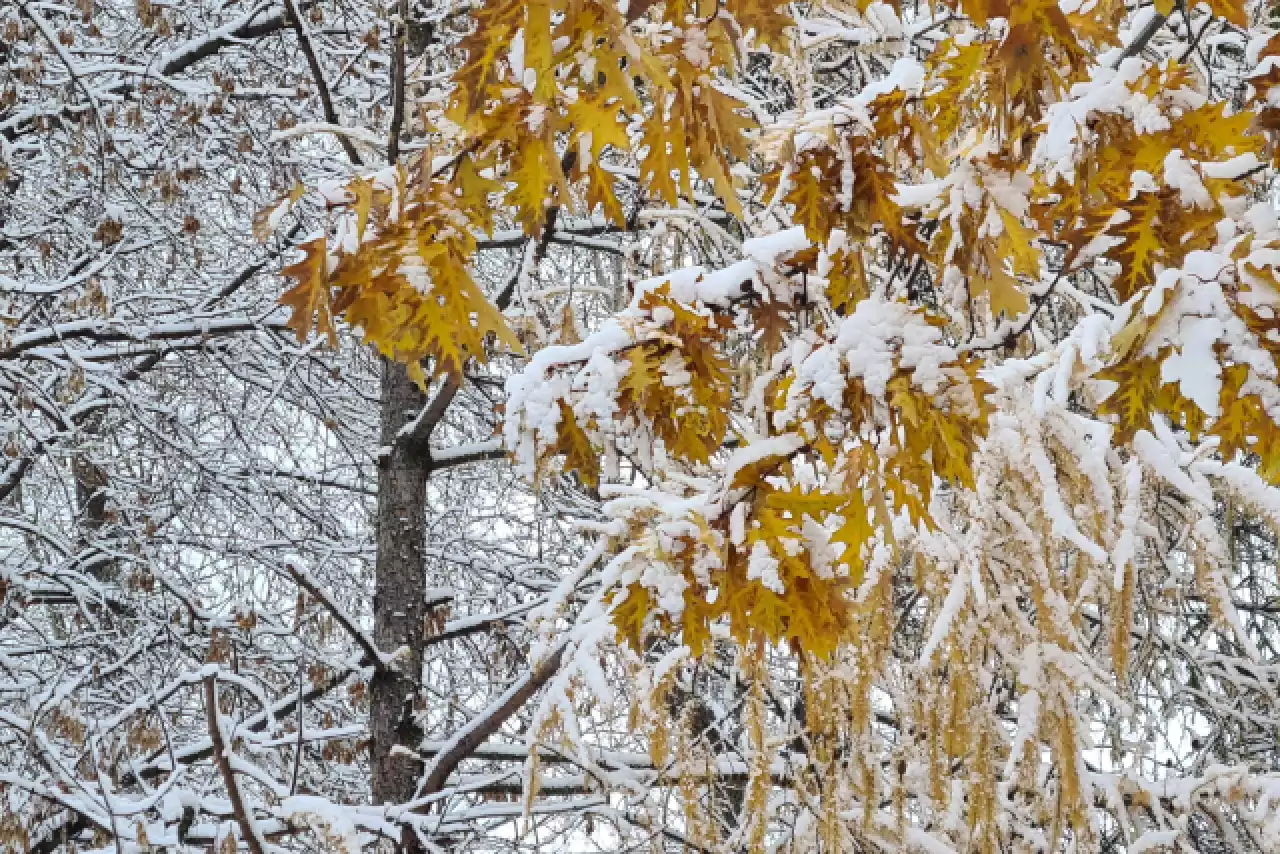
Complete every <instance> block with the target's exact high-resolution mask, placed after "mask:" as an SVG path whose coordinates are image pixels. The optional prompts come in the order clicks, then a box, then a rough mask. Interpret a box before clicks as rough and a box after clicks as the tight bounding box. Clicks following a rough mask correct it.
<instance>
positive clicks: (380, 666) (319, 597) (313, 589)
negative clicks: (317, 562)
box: [285, 560, 387, 670]
mask: <svg viewBox="0 0 1280 854" xmlns="http://www.w3.org/2000/svg"><path fill="white" fill-rule="evenodd" d="M285 569H286V570H288V572H289V575H290V577H292V578H293V580H294V582H295V583H296V584H297V585H298V586H299V587H301V588H302V589H303V590H305V591H307V593H308V595H310V596H311V598H312V599H314V600H316V601H317V602H319V603H320V604H321V605H323V606H324V607H325V610H327V611H328V612H329V614H330V615H332V617H333V619H334V621H335V622H337V624H338V625H339V626H341V627H342V629H343V631H345V632H346V633H347V634H349V635H350V636H351V639H352V640H354V641H355V642H356V645H357V646H359V647H360V649H361V650H363V651H364V656H365V658H366V659H367V660H368V661H370V662H372V664H373V667H374V669H375V670H385V669H386V668H387V656H385V655H383V654H382V652H381V651H380V650H379V649H378V647H377V644H375V643H374V642H373V639H372V638H370V637H369V636H368V635H367V634H365V633H364V632H363V631H361V629H360V627H359V626H357V625H356V624H355V623H353V622H352V621H351V617H350V615H348V614H347V612H346V611H344V610H343V609H342V607H341V606H340V605H338V603H337V602H335V601H334V599H333V597H332V596H330V595H329V592H328V591H327V590H325V589H324V588H323V587H321V586H320V583H319V582H318V581H316V579H315V578H314V577H313V576H312V575H311V573H310V572H308V571H307V568H306V567H304V566H303V565H302V564H300V563H298V562H296V561H293V560H286V561H285Z"/></svg>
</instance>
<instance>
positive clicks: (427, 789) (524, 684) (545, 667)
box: [419, 643, 565, 797]
mask: <svg viewBox="0 0 1280 854" xmlns="http://www.w3.org/2000/svg"><path fill="white" fill-rule="evenodd" d="M564 649H565V644H564V643H561V644H560V645H559V646H557V647H556V648H555V650H554V651H553V652H552V653H551V654H550V655H548V656H547V657H546V658H544V659H543V660H542V662H541V663H540V664H539V665H538V666H537V667H535V668H533V669H532V670H530V671H529V672H528V673H526V674H525V675H524V676H523V677H521V678H520V679H518V680H516V682H515V683H514V684H512V685H511V687H510V688H508V689H507V690H506V692H505V693H503V695H502V696H501V697H499V698H498V700H497V702H495V703H494V704H493V705H492V706H490V707H489V709H488V710H487V711H485V712H483V713H481V714H480V715H478V716H476V717H475V718H472V719H471V721H470V722H468V723H467V725H466V726H464V727H463V728H462V729H461V730H459V731H458V733H457V734H456V735H454V737H453V738H452V739H450V740H449V742H448V743H447V744H445V745H444V746H443V747H441V749H440V752H439V753H437V754H436V759H435V762H434V763H432V765H431V768H430V769H429V770H428V771H427V774H426V777H425V778H424V779H423V782H422V786H421V787H420V789H419V792H420V796H421V797H427V796H430V795H434V794H436V793H438V792H439V791H440V790H441V789H443V788H444V787H445V784H446V783H447V782H448V780H449V776H450V775H451V774H452V773H453V772H454V771H455V770H457V767H458V766H459V765H460V764H461V763H462V761H463V760H465V759H467V758H468V757H469V756H471V754H472V753H473V752H474V751H475V750H476V748H477V747H479V746H480V745H481V744H484V742H485V741H486V740H487V739H488V738H489V736H491V735H493V734H494V733H495V732H497V731H498V729H499V728H501V726H502V725H503V724H504V723H506V722H507V719H508V718H510V717H511V716H512V715H514V714H515V713H516V712H517V711H519V710H520V709H521V708H522V707H523V706H524V704H525V703H526V702H528V700H529V698H530V697H532V696H533V695H534V694H535V693H537V691H538V689H540V688H541V687H542V686H543V685H545V684H546V683H547V681H548V680H549V679H550V678H551V677H552V676H554V675H555V674H556V671H558V670H559V669H560V663H561V662H562V661H563V659H564Z"/></svg>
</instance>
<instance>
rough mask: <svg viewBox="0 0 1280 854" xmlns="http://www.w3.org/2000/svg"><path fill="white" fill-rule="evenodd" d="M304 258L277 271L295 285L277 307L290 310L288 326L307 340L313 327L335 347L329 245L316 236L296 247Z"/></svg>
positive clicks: (300, 339) (301, 338) (282, 297)
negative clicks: (330, 289) (280, 306)
mask: <svg viewBox="0 0 1280 854" xmlns="http://www.w3.org/2000/svg"><path fill="white" fill-rule="evenodd" d="M298 248H299V249H301V250H302V253H303V256H302V259H301V260H300V261H298V262H297V263H296V264H290V265H289V266H288V267H285V268H284V269H283V270H281V271H280V274H281V275H282V276H284V277H286V278H289V279H293V280H294V282H295V283H296V284H295V285H294V286H293V287H291V288H289V290H287V291H285V292H284V294H283V295H282V296H281V297H280V304H281V305H284V306H287V307H288V308H290V309H291V310H292V312H293V313H292V314H291V315H290V317H289V322H288V324H287V325H288V327H289V328H290V329H292V330H293V331H294V332H295V333H296V334H297V336H298V340H299V341H306V340H307V336H308V335H310V334H311V329H312V324H314V325H315V329H316V331H317V332H321V333H323V334H325V335H327V336H328V337H329V344H330V346H337V343H338V337H337V330H336V328H335V326H334V323H333V307H332V305H331V304H330V291H329V269H328V265H329V259H328V252H329V250H328V242H327V241H326V240H325V239H324V238H323V237H317V238H316V239H315V240H311V241H309V242H307V243H304V244H302V245H301V246H299V247H298Z"/></svg>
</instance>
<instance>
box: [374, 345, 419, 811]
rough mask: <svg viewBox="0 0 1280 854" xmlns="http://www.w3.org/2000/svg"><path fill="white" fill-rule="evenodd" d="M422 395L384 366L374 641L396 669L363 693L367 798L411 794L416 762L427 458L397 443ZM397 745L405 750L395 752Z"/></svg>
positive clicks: (393, 799)
mask: <svg viewBox="0 0 1280 854" xmlns="http://www.w3.org/2000/svg"><path fill="white" fill-rule="evenodd" d="M424 403H425V397H424V395H423V394H422V392H421V391H420V390H419V389H418V387H417V386H415V385H414V384H413V381H412V380H410V379H409V377H408V375H407V374H406V373H405V369H404V366H403V365H400V364H396V363H393V362H389V361H386V360H384V361H383V363H382V440H381V451H380V453H381V455H382V456H381V457H380V458H379V468H378V516H377V521H376V526H377V563H376V576H377V577H376V581H375V590H374V594H373V634H374V641H375V642H376V643H377V645H378V648H379V649H380V650H381V651H382V652H383V653H384V654H390V653H396V652H397V650H398V651H399V652H398V653H397V655H396V660H395V663H394V665H393V666H392V667H391V668H389V669H387V670H384V671H381V672H379V673H377V674H376V675H375V676H374V678H373V682H372V684H371V685H370V691H369V704H370V705H369V727H370V735H371V736H372V739H373V743H372V747H371V751H370V770H371V772H372V776H373V780H372V788H373V801H374V803H375V804H386V803H403V802H405V801H407V800H409V799H410V798H412V797H413V789H414V784H415V783H416V781H417V777H418V774H419V772H420V770H421V769H420V764H419V763H418V761H417V760H416V759H414V758H413V754H412V752H411V751H414V750H416V748H417V746H418V742H419V741H421V739H422V732H421V729H420V728H419V727H418V726H417V725H416V724H415V723H414V720H413V714H414V707H415V702H414V701H415V700H416V699H417V697H418V682H419V680H420V679H421V678H422V650H423V632H424V626H423V618H424V616H425V610H426V608H425V605H426V570H425V565H424V562H423V549H424V547H425V543H426V484H427V476H428V466H429V460H428V458H427V455H426V454H422V453H420V452H417V453H415V451H414V449H413V447H412V443H410V442H403V441H399V442H398V441H396V440H397V436H398V435H399V433H400V431H401V429H402V428H403V427H404V425H405V424H406V423H408V422H409V421H412V420H413V418H414V417H415V416H416V415H417V414H418V413H419V412H420V411H421V410H422V407H423V405H424ZM401 745H403V746H404V747H407V748H409V750H408V751H405V752H403V753H400V754H399V755H397V753H396V751H395V748H396V747H397V746H401Z"/></svg>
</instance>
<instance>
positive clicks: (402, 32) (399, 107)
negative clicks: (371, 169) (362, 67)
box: [387, 0, 409, 164]
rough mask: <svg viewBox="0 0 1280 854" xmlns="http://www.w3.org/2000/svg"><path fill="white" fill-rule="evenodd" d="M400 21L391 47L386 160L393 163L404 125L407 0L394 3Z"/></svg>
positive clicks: (396, 157)
mask: <svg viewBox="0 0 1280 854" xmlns="http://www.w3.org/2000/svg"><path fill="white" fill-rule="evenodd" d="M396 11H397V14H398V15H399V17H400V22H399V23H398V24H397V25H396V27H395V29H394V30H393V31H392V34H391V38H392V40H393V42H394V44H393V45H392V48H391V132H390V134H389V135H388V138H387V162H388V163H391V164H395V162H396V161H397V160H399V159H400V131H401V130H402V129H403V127H404V90H405V77H406V76H407V73H408V72H407V70H406V68H405V56H404V43H405V39H406V38H407V37H408V30H409V1H408V0H400V2H399V3H398V4H397V5H396Z"/></svg>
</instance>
